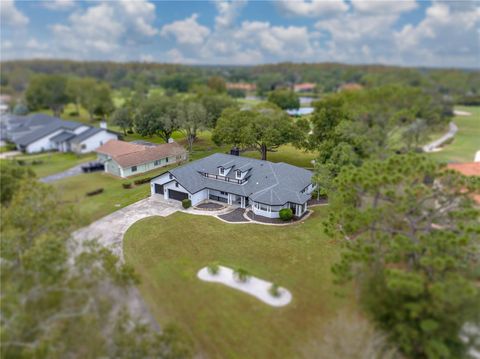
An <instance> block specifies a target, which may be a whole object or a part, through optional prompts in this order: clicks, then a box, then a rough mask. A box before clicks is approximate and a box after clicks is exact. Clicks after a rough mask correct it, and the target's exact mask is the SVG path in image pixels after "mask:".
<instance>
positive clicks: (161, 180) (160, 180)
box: [150, 172, 171, 196]
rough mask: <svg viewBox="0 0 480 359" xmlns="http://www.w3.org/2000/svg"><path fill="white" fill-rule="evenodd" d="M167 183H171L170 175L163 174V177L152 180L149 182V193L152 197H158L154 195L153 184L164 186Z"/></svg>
mask: <svg viewBox="0 0 480 359" xmlns="http://www.w3.org/2000/svg"><path fill="white" fill-rule="evenodd" d="M168 181H171V179H170V173H168V172H167V173H164V174H163V175H161V176H159V177H157V178H154V179H153V180H151V181H150V193H151V194H152V196H153V195H158V194H157V193H155V184H165V183H167V182H168Z"/></svg>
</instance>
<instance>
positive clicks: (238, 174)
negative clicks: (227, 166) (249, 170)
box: [235, 170, 242, 179]
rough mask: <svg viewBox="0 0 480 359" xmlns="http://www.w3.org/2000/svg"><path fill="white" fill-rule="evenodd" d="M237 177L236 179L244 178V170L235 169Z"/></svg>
mask: <svg viewBox="0 0 480 359" xmlns="http://www.w3.org/2000/svg"><path fill="white" fill-rule="evenodd" d="M235 178H236V179H240V178H242V171H240V170H236V171H235Z"/></svg>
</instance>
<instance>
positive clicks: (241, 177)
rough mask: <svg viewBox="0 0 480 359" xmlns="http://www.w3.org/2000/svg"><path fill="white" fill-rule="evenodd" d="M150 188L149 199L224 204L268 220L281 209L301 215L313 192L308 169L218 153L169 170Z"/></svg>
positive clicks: (155, 179) (276, 216)
mask: <svg viewBox="0 0 480 359" xmlns="http://www.w3.org/2000/svg"><path fill="white" fill-rule="evenodd" d="M150 185H151V193H152V196H163V197H164V198H165V199H172V200H178V201H181V200H183V199H186V198H188V199H190V200H191V201H192V205H193V206H195V205H197V204H198V203H200V202H202V201H205V200H213V201H218V202H224V203H227V204H229V205H233V206H238V207H241V208H251V209H252V211H253V213H255V214H257V215H260V216H264V217H269V218H278V217H279V211H280V210H281V209H282V208H291V209H292V211H293V213H294V215H295V216H297V217H300V216H302V215H303V214H304V213H305V212H306V211H307V201H308V200H309V199H310V198H311V193H312V191H313V190H314V185H313V184H312V173H311V172H310V171H308V170H305V169H303V168H300V167H295V166H292V165H289V164H286V163H283V162H281V163H273V162H269V161H261V160H256V159H251V158H245V157H239V156H233V155H227V154H222V153H216V154H213V155H211V156H209V157H206V158H203V159H200V160H197V161H195V162H191V163H189V164H186V165H183V166H180V167H177V168H174V169H171V170H170V171H167V172H165V173H163V174H162V175H160V176H158V177H156V178H154V179H152V181H151V183H150Z"/></svg>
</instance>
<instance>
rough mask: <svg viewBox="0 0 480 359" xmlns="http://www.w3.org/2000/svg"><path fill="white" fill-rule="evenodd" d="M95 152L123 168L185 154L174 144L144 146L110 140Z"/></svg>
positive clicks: (179, 146) (182, 149)
mask: <svg viewBox="0 0 480 359" xmlns="http://www.w3.org/2000/svg"><path fill="white" fill-rule="evenodd" d="M95 151H96V152H97V153H101V154H104V155H108V156H110V157H111V158H112V159H113V160H114V161H115V162H117V163H118V164H119V165H120V166H121V167H123V168H126V167H132V166H138V165H141V164H144V163H148V162H152V161H156V160H161V159H162V158H165V157H170V156H178V155H183V154H185V153H186V150H185V148H183V146H181V145H179V144H178V143H176V142H172V143H165V144H162V145H155V146H151V145H149V146H145V145H138V144H134V143H130V142H124V141H118V140H110V141H108V142H107V143H105V144H104V145H102V146H100V147H99V148H97V149H96V150H95Z"/></svg>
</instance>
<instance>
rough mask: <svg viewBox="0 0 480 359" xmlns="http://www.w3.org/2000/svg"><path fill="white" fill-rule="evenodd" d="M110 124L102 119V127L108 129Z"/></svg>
mask: <svg viewBox="0 0 480 359" xmlns="http://www.w3.org/2000/svg"><path fill="white" fill-rule="evenodd" d="M107 127H108V125H107V121H100V128H103V129H105V130H106V129H107Z"/></svg>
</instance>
